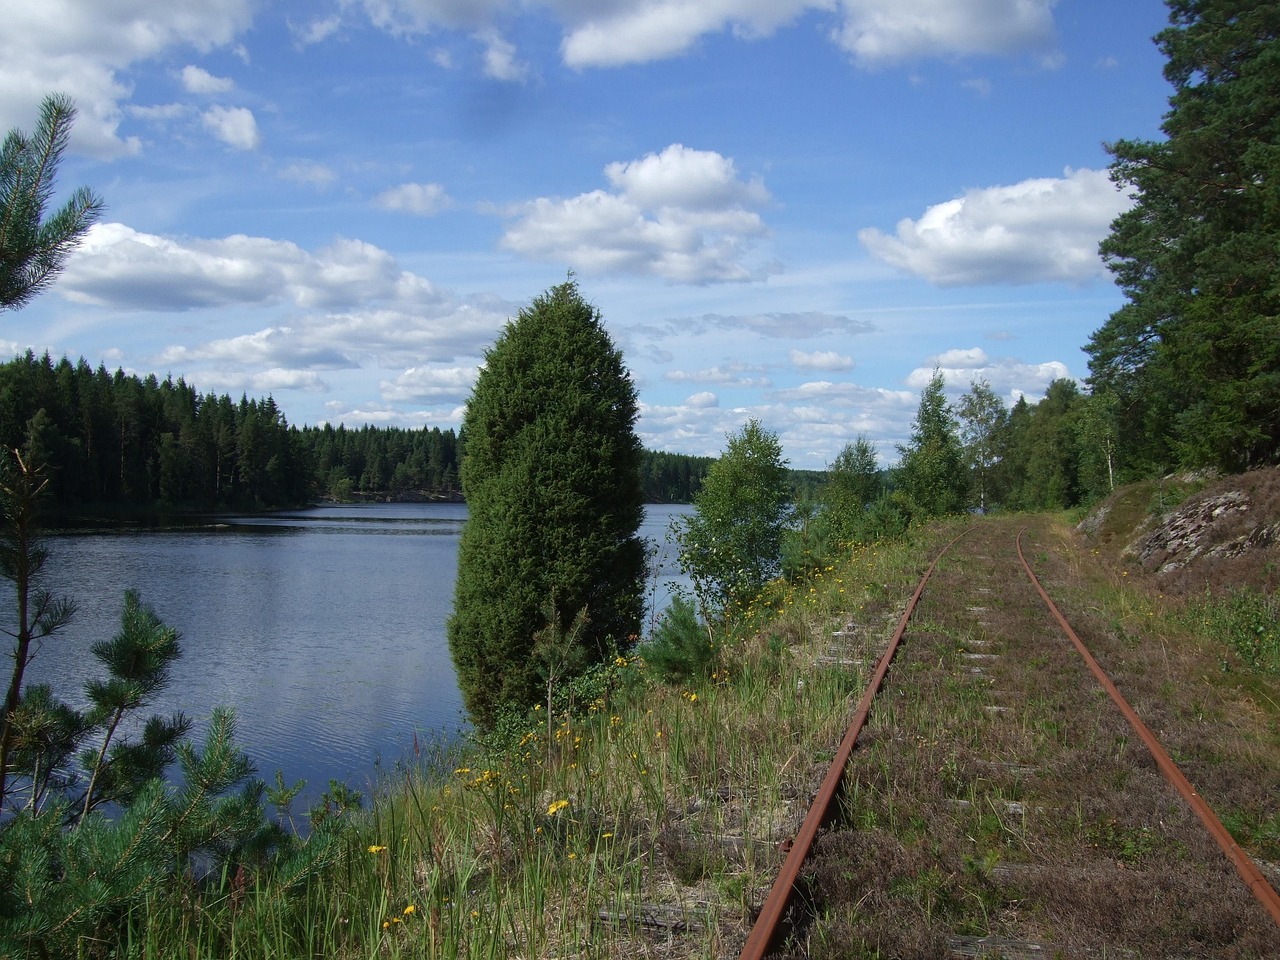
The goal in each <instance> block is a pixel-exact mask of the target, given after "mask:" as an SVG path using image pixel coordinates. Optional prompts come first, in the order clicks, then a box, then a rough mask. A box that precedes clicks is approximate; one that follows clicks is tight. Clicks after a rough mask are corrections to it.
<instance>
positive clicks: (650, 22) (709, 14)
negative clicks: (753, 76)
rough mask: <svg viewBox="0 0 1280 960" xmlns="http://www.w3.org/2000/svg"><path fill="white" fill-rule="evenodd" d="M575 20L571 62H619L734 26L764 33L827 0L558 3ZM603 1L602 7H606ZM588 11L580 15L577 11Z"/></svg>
mask: <svg viewBox="0 0 1280 960" xmlns="http://www.w3.org/2000/svg"><path fill="white" fill-rule="evenodd" d="M556 6H557V7H559V8H560V9H561V11H562V13H563V14H564V15H566V19H568V20H569V21H570V23H571V24H572V26H571V27H570V29H569V32H568V33H567V35H566V36H565V38H564V41H563V42H562V43H561V46H560V52H561V56H562V57H563V59H564V62H565V63H566V64H568V65H569V66H571V67H600V66H619V65H621V64H627V63H645V62H648V61H650V60H661V59H665V58H667V57H673V56H677V55H679V54H681V53H684V52H685V51H686V50H688V49H689V48H690V47H691V46H692V45H693V44H694V43H695V42H696V41H697V40H698V38H699V37H702V36H703V35H705V34H708V33H718V32H719V31H721V30H724V29H726V28H728V29H732V30H733V32H734V33H735V34H737V35H738V36H742V37H762V36H768V35H769V34H771V33H773V32H774V31H775V30H777V29H778V27H780V26H782V25H784V24H786V23H789V22H791V21H792V20H794V19H795V18H796V17H798V16H799V15H800V14H801V13H803V12H804V11H805V10H808V9H810V8H812V7H829V6H830V4H829V3H828V2H825V0H816V2H815V0H708V2H703V3H689V2H687V0H637V2H632V3H607V4H592V5H590V6H588V7H586V8H585V9H583V8H584V4H582V3H579V2H572V0H561V2H560V3H558V4H556ZM601 7H603V9H601ZM580 11H581V13H585V14H586V15H585V16H581V15H580V16H577V17H575V16H574V14H575V13H579V12H580Z"/></svg>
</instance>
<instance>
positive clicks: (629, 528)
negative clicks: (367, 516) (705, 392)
mask: <svg viewBox="0 0 1280 960" xmlns="http://www.w3.org/2000/svg"><path fill="white" fill-rule="evenodd" d="M637 414H638V403H637V399H636V392H635V387H634V386H633V384H632V383H631V380H630V377H629V375H628V372H627V369H626V367H625V366H624V364H623V360H622V354H621V352H620V351H619V350H617V349H616V348H615V347H614V345H613V342H612V340H611V339H610V338H609V335H608V333H607V332H606V331H605V329H604V326H603V324H602V321H601V317H600V313H599V311H598V310H597V309H596V308H595V307H593V306H592V305H591V304H589V303H587V302H586V301H585V300H584V299H583V298H582V295H581V294H580V293H579V291H578V287H577V284H576V283H575V282H573V281H572V280H569V281H568V282H566V283H563V284H560V285H559V286H556V287H553V288H552V289H550V290H548V291H547V292H546V293H544V294H543V295H542V296H540V297H538V298H537V299H535V300H534V301H533V302H532V303H531V304H530V306H529V307H527V308H526V309H524V310H522V311H521V312H520V315H519V317H518V318H517V319H516V320H514V321H512V322H509V323H508V324H507V326H506V329H505V330H504V331H503V333H502V335H501V336H500V337H499V338H498V340H497V341H496V342H495V343H494V345H493V346H492V347H491V348H490V350H489V351H488V352H487V353H486V354H485V363H484V367H483V369H482V370H481V372H480V376H479V377H478V378H477V380H476V385H475V388H474V390H473V392H472V395H471V397H470V399H469V400H468V402H467V409H466V413H465V415H464V417H463V423H462V437H463V438H464V439H465V444H466V446H465V455H464V459H463V462H462V490H463V493H464V495H465V497H466V501H467V508H468V520H467V524H466V526H465V527H464V528H463V531H462V536H461V540H460V543H459V546H458V578H457V584H456V588H455V597H454V611H453V615H452V617H451V618H450V620H449V625H448V635H449V649H450V652H451V653H452V655H453V662H454V666H455V668H456V670H457V673H458V684H459V686H460V688H461V690H462V695H463V700H464V703H465V704H466V707H467V710H468V712H469V713H470V714H471V718H472V720H473V721H475V722H476V723H477V724H479V725H480V726H482V727H484V726H488V725H491V724H492V722H493V721H494V720H495V718H496V716H497V714H498V712H499V711H500V710H501V708H502V707H503V706H504V705H514V706H516V707H528V706H531V705H533V704H534V703H537V702H539V701H540V700H541V699H543V698H544V697H545V692H546V691H545V684H544V683H543V682H542V664H541V662H540V661H539V659H538V658H535V657H534V656H532V653H533V648H534V645H535V642H536V640H537V638H538V637H539V636H546V635H547V633H546V631H547V628H548V627H553V628H554V629H553V630H552V633H557V632H558V635H560V636H570V635H572V636H573V638H574V640H573V642H574V643H575V645H576V646H577V647H578V648H580V651H581V653H580V655H576V656H568V655H566V656H565V657H564V658H563V660H564V661H565V662H573V663H574V664H575V665H578V669H586V668H587V667H589V666H591V665H592V664H595V663H599V662H601V661H603V660H604V659H605V658H606V657H607V656H609V655H610V654H611V652H612V651H613V650H615V649H619V650H625V649H627V648H629V646H630V645H631V644H633V643H634V641H635V634H636V632H637V630H638V629H639V625H640V618H641V614H642V610H643V583H644V573H645V547H644V543H643V541H642V540H641V539H640V537H639V535H638V532H637V531H638V530H639V527H640V522H641V520H642V519H643V512H644V498H643V493H642V488H641V482H640V465H641V462H642V457H643V449H642V447H641V445H640V441H639V439H638V438H637V436H636V433H635V422H636V417H637ZM549 609H554V611H555V616H556V617H557V618H558V619H559V620H560V622H559V623H557V624H549V623H548V622H547V613H546V612H545V611H547V610H549ZM584 610H585V611H586V621H585V626H583V627H582V629H580V630H576V631H574V630H572V629H571V628H572V625H573V624H574V623H575V621H576V620H577V618H578V616H579V615H580V614H581V613H582V611H584ZM566 653H568V652H566Z"/></svg>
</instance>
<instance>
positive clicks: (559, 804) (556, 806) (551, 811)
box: [547, 800, 569, 817]
mask: <svg viewBox="0 0 1280 960" xmlns="http://www.w3.org/2000/svg"><path fill="white" fill-rule="evenodd" d="M568 805H569V801H568V800H554V801H552V802H551V804H550V805H549V806H548V807H547V816H548V817H554V816H555V815H556V814H557V813H559V812H560V811H561V810H563V809H564V808H565V807H567V806H568Z"/></svg>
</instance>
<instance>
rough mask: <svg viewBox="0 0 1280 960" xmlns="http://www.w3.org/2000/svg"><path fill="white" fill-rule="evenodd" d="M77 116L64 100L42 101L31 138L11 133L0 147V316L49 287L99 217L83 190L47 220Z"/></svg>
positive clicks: (98, 206)
mask: <svg viewBox="0 0 1280 960" xmlns="http://www.w3.org/2000/svg"><path fill="white" fill-rule="evenodd" d="M75 115H76V110H75V106H74V105H73V104H72V103H71V100H70V99H69V98H68V97H65V96H61V95H54V96H50V97H46V98H45V100H44V102H43V103H42V104H41V106H40V119H39V121H38V122H37V124H36V129H35V132H34V133H33V134H31V135H30V136H27V135H26V134H24V133H22V132H21V131H20V130H11V131H10V132H9V135H8V136H7V137H5V140H4V145H3V146H2V147H0V310H4V309H17V308H18V307H22V306H25V305H26V304H27V303H29V302H30V301H31V300H32V299H33V298H34V297H35V296H36V295H37V294H39V293H40V292H41V291H42V290H43V289H44V288H45V287H46V286H48V285H49V284H50V283H52V282H53V281H54V279H56V278H57V276H58V274H59V273H61V272H62V267H63V264H64V263H65V262H66V259H67V255H68V254H69V253H70V252H71V249H72V248H73V247H74V246H75V245H76V244H77V243H78V242H79V241H80V238H81V237H83V236H84V234H85V232H86V231H87V230H88V229H89V227H90V226H92V225H93V223H94V222H95V221H96V220H97V219H98V217H99V216H100V215H101V213H102V200H101V199H100V198H99V197H97V196H96V195H95V194H94V193H93V191H91V190H89V189H88V188H87V187H81V188H80V189H78V190H76V191H75V192H74V193H72V195H71V197H70V198H69V199H68V200H67V202H66V203H65V204H64V205H63V206H62V208H61V209H59V210H58V211H57V212H56V213H54V214H53V215H52V216H50V217H49V218H48V219H46V218H45V207H47V206H48V204H49V201H50V199H52V197H53V189H54V178H55V177H56V175H57V172H58V165H59V163H61V161H62V154H63V152H64V151H65V150H66V148H67V139H68V137H69V136H70V134H71V124H72V122H73V121H74V120H75Z"/></svg>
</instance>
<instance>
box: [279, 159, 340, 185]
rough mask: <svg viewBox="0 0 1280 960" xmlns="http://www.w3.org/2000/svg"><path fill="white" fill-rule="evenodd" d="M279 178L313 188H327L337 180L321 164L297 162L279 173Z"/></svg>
mask: <svg viewBox="0 0 1280 960" xmlns="http://www.w3.org/2000/svg"><path fill="white" fill-rule="evenodd" d="M280 176H281V177H283V178H284V179H285V180H292V181H294V183H303V184H307V185H309V186H313V187H327V186H329V184H331V183H333V181H334V180H336V179H338V175H337V174H336V173H334V172H333V170H331V169H330V168H329V167H326V166H325V165H324V164H323V163H312V162H310V161H307V160H299V161H298V162H296V163H291V164H289V165H288V166H286V167H285V168H284V169H282V170H281V171H280Z"/></svg>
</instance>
